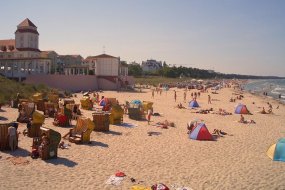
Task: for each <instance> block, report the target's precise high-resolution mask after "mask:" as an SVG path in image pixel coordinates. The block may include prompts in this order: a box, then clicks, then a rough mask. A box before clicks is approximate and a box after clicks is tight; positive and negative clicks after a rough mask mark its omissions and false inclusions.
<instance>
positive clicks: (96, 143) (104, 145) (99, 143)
mask: <svg viewBox="0 0 285 190" xmlns="http://www.w3.org/2000/svg"><path fill="white" fill-rule="evenodd" d="M87 145H88V146H100V147H103V148H108V147H109V145H108V144H105V143H102V142H97V141H91V142H90V143H89V144H87Z"/></svg>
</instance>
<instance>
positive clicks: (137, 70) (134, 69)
mask: <svg viewBox="0 0 285 190" xmlns="http://www.w3.org/2000/svg"><path fill="white" fill-rule="evenodd" d="M128 69H129V75H131V76H135V77H139V76H142V72H143V71H142V68H141V67H140V65H134V64H129V65H128Z"/></svg>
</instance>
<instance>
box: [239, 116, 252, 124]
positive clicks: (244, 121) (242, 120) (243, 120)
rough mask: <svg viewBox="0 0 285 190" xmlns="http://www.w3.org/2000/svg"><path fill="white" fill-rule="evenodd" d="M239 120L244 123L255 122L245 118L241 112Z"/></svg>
mask: <svg viewBox="0 0 285 190" xmlns="http://www.w3.org/2000/svg"><path fill="white" fill-rule="evenodd" d="M239 122H240V123H244V124H256V122H255V121H254V120H252V119H251V120H245V119H244V117H243V115H242V114H241V115H240V120H239Z"/></svg>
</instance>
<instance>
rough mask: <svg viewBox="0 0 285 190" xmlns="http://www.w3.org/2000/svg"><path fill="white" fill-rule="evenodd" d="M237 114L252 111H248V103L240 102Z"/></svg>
mask: <svg viewBox="0 0 285 190" xmlns="http://www.w3.org/2000/svg"><path fill="white" fill-rule="evenodd" d="M235 113H236V114H249V113H250V112H249V111H248V109H247V107H246V105H244V104H238V105H237V106H236V110H235Z"/></svg>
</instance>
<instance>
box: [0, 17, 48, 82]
mask: <svg viewBox="0 0 285 190" xmlns="http://www.w3.org/2000/svg"><path fill="white" fill-rule="evenodd" d="M51 67H52V61H51V59H50V58H48V57H44V56H42V55H41V51H40V50H39V33H38V31H37V27H36V26H35V25H34V24H33V23H32V22H31V21H30V20H29V19H28V18H27V19H25V20H24V21H23V22H21V23H20V24H19V25H18V26H17V30H16V32H15V39H10V40H0V74H1V75H4V76H5V77H8V78H19V79H21V78H25V77H26V76H27V75H29V74H39V73H40V74H49V73H50V71H51Z"/></svg>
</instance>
